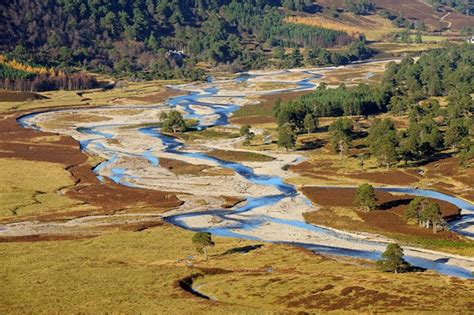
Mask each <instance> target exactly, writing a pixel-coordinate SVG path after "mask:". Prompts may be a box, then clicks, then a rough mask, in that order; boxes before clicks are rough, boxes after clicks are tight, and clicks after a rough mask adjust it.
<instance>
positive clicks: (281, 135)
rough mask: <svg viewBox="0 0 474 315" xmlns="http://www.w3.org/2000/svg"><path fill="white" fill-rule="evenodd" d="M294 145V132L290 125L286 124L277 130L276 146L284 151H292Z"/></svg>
mask: <svg viewBox="0 0 474 315" xmlns="http://www.w3.org/2000/svg"><path fill="white" fill-rule="evenodd" d="M295 144H296V132H295V130H294V127H293V125H292V124H290V123H286V124H284V125H283V126H281V127H280V128H279V130H278V146H279V147H282V148H285V149H286V151H288V150H289V149H293V148H294V147H295Z"/></svg>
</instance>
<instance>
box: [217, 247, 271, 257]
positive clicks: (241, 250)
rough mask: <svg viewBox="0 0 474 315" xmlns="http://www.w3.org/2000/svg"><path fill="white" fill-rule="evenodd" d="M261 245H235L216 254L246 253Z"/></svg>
mask: <svg viewBox="0 0 474 315" xmlns="http://www.w3.org/2000/svg"><path fill="white" fill-rule="evenodd" d="M262 246H263V244H257V245H248V246H243V247H235V248H231V249H229V250H228V251H225V252H224V253H222V254H220V255H218V256H226V255H232V254H247V253H249V252H251V251H253V250H256V249H259V248H261V247H262Z"/></svg>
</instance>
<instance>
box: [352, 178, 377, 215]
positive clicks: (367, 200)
mask: <svg viewBox="0 0 474 315" xmlns="http://www.w3.org/2000/svg"><path fill="white" fill-rule="evenodd" d="M376 201H377V198H376V197H375V190H374V187H372V185H370V184H362V185H360V186H359V187H358V188H357V192H356V195H355V198H354V206H356V207H361V208H363V209H365V210H366V211H367V212H368V211H371V210H373V209H374V208H375V206H376Z"/></svg>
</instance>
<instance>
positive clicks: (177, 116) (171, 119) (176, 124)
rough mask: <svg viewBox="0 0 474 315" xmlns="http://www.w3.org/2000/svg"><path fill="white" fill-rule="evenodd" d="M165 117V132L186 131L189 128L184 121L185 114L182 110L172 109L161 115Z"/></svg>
mask: <svg viewBox="0 0 474 315" xmlns="http://www.w3.org/2000/svg"><path fill="white" fill-rule="evenodd" d="M161 118H163V121H162V122H163V131H164V132H173V133H177V132H185V131H186V129H187V126H186V122H185V121H184V118H183V115H181V113H180V112H178V111H175V110H172V111H170V112H169V113H168V115H166V116H164V115H163V117H161V115H160V119H161Z"/></svg>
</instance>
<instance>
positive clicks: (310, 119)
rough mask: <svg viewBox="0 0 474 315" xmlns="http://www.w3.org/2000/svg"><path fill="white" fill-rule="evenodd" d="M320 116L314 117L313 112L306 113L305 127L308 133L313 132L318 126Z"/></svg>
mask: <svg viewBox="0 0 474 315" xmlns="http://www.w3.org/2000/svg"><path fill="white" fill-rule="evenodd" d="M318 123H319V122H318V118H317V117H314V116H313V115H312V114H306V116H305V117H304V128H305V129H306V132H307V133H312V132H314V131H316V129H317V128H318Z"/></svg>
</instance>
